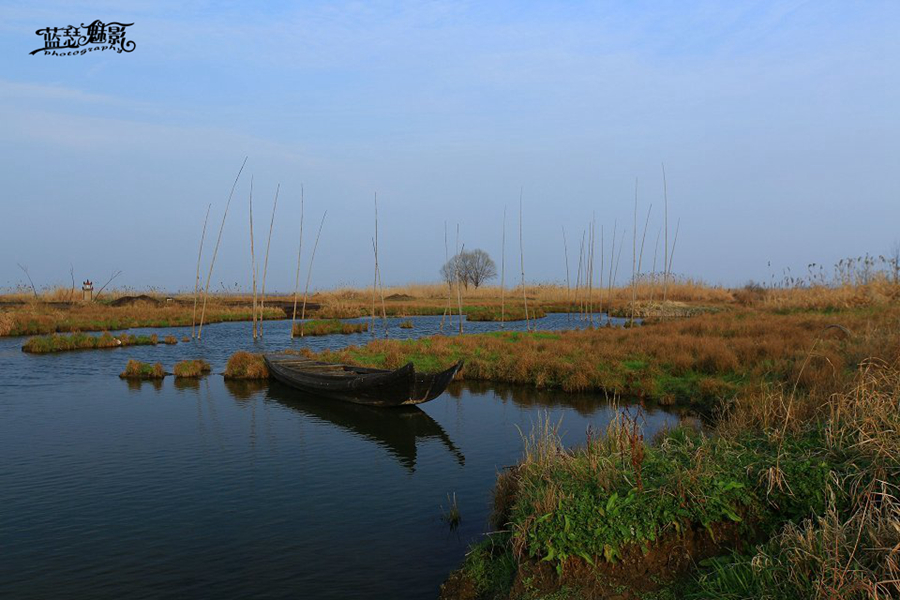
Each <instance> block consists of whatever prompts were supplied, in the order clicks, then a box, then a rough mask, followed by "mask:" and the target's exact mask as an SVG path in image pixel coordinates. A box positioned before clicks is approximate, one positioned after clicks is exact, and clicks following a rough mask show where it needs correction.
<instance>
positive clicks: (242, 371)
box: [225, 351, 269, 379]
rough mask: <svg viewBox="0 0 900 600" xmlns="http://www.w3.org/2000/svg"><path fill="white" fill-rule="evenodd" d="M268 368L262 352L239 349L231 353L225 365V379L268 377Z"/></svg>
mask: <svg viewBox="0 0 900 600" xmlns="http://www.w3.org/2000/svg"><path fill="white" fill-rule="evenodd" d="M268 378H269V369H268V367H266V363H265V361H264V360H263V357H262V354H254V353H252V352H244V351H239V352H235V353H234V354H232V355H231V358H229V359H228V364H227V365H226V366H225V379H268Z"/></svg>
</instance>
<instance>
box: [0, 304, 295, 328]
mask: <svg viewBox="0 0 900 600" xmlns="http://www.w3.org/2000/svg"><path fill="white" fill-rule="evenodd" d="M251 315H252V313H251V310H250V308H249V307H246V308H245V307H242V306H232V305H228V304H219V303H217V304H215V305H212V306H207V309H206V316H205V318H204V323H206V324H209V323H223V322H229V321H249V320H250V319H251ZM192 318H193V304H192V303H181V302H177V303H171V304H166V303H161V304H156V303H140V302H139V303H136V304H134V305H125V306H112V305H109V304H103V303H84V304H81V303H75V304H71V305H55V304H48V303H42V302H33V301H32V302H29V303H25V304H21V305H14V306H9V307H4V308H3V309H2V311H0V336H20V335H43V334H48V333H69V332H79V331H108V330H121V329H130V328H133V327H181V326H187V327H190V325H191V320H192ZM265 318H266V319H283V318H285V313H284V311H283V310H281V309H268V308H267V309H266V311H265ZM199 319H200V311H199V309H198V311H197V320H198V321H199Z"/></svg>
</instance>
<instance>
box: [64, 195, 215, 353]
mask: <svg viewBox="0 0 900 600" xmlns="http://www.w3.org/2000/svg"><path fill="white" fill-rule="evenodd" d="M211 208H212V202H210V203H209V204H208V205H207V207H206V217H205V218H204V219H203V233H201V234H200V250H199V251H197V276H196V277H195V278H194V311H193V313H192V314H191V339H194V337H195V336H196V334H197V331H196V323H197V293H198V292H199V291H200V257H201V256H203V240H204V239H205V238H206V223H207V221H209V211H210V209H211ZM72 289H73V291H74V289H75V281H74V280H73V281H72Z"/></svg>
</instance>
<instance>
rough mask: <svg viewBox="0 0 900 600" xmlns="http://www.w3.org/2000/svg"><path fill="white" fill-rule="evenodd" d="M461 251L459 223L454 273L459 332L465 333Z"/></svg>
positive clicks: (457, 225)
mask: <svg viewBox="0 0 900 600" xmlns="http://www.w3.org/2000/svg"><path fill="white" fill-rule="evenodd" d="M465 248H466V245H465V244H463V250H465ZM460 253H461V250H460V249H459V223H457V224H456V261H455V263H456V264H455V268H454V271H455V272H456V302H457V309H458V310H459V332H460V333H462V332H463V323H462V321H463V311H462V286H461V285H460V282H459V255H460Z"/></svg>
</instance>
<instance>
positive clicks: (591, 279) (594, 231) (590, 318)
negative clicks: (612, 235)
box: [587, 213, 597, 328]
mask: <svg viewBox="0 0 900 600" xmlns="http://www.w3.org/2000/svg"><path fill="white" fill-rule="evenodd" d="M596 236H597V220H596V215H595V214H594V213H591V256H590V259H589V260H588V264H589V265H590V266H589V268H588V304H587V314H588V323H589V324H590V325H589V326H590V327H591V328H593V327H594V238H595V237H596Z"/></svg>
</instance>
